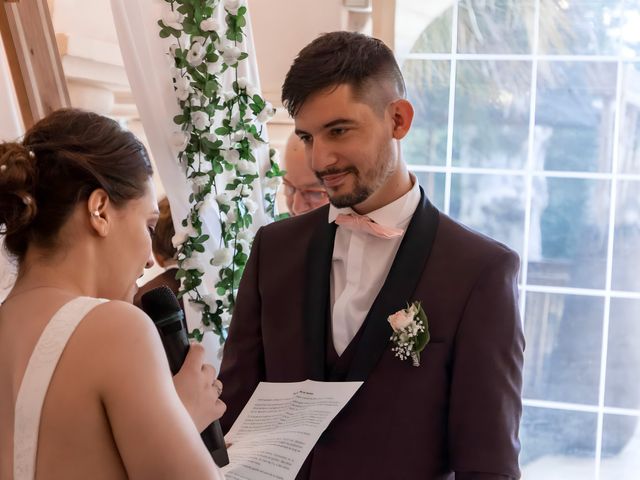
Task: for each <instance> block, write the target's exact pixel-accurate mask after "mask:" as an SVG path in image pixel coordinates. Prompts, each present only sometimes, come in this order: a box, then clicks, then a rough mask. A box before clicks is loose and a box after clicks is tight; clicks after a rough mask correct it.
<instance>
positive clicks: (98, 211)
mask: <svg viewBox="0 0 640 480" xmlns="http://www.w3.org/2000/svg"><path fill="white" fill-rule="evenodd" d="M91 216H92V217H95V218H99V217H100V210H94V211H93V212H91Z"/></svg>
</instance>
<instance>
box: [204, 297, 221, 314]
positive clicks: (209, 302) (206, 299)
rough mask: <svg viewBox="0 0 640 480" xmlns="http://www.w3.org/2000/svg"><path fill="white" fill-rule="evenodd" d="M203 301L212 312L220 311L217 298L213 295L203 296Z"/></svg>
mask: <svg viewBox="0 0 640 480" xmlns="http://www.w3.org/2000/svg"><path fill="white" fill-rule="evenodd" d="M202 301H203V302H204V303H206V304H207V305H209V308H210V309H211V311H213V312H215V311H216V310H217V309H218V305H217V304H216V297H215V296H214V295H212V294H211V293H207V294H206V295H202Z"/></svg>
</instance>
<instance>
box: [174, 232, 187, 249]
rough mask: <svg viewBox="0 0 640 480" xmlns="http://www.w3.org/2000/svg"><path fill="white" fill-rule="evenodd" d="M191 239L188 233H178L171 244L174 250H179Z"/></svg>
mask: <svg viewBox="0 0 640 480" xmlns="http://www.w3.org/2000/svg"><path fill="white" fill-rule="evenodd" d="M187 238H189V234H188V233H187V232H180V233H176V234H175V235H174V236H173V237H171V244H172V245H173V248H178V247H179V246H180V245H182V244H183V243H184V242H186V241H187Z"/></svg>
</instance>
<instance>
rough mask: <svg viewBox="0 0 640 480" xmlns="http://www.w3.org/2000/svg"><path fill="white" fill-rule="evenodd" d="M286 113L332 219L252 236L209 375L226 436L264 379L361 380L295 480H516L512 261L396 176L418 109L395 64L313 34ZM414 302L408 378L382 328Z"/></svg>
mask: <svg viewBox="0 0 640 480" xmlns="http://www.w3.org/2000/svg"><path fill="white" fill-rule="evenodd" d="M282 98H283V103H284V105H285V106H286V108H287V109H288V111H289V113H290V114H291V116H292V117H293V118H294V120H295V128H296V133H297V135H298V136H299V137H300V138H301V139H302V141H303V142H304V144H305V154H306V158H307V161H308V162H309V165H310V166H311V168H312V169H313V171H314V172H315V174H316V176H317V177H318V178H319V179H320V180H321V181H322V183H323V185H324V187H325V188H326V190H327V193H328V195H329V198H330V200H331V205H329V206H325V207H322V208H320V209H318V210H314V211H312V212H310V213H308V214H305V215H301V216H299V217H295V218H291V219H288V220H285V221H281V222H278V223H275V224H272V225H269V226H267V227H264V228H262V229H261V230H260V231H259V232H258V234H257V235H256V238H255V241H254V245H253V249H252V252H251V257H250V259H249V263H248V264H247V267H246V270H245V273H244V277H243V279H242V282H241V284H240V291H239V293H238V298H237V303H236V309H235V313H234V317H233V321H232V323H231V329H230V332H229V338H228V340H227V343H226V345H225V350H224V358H223V362H222V367H221V373H220V377H221V379H222V381H223V382H224V385H225V390H224V393H223V399H224V401H225V403H226V404H227V406H228V410H227V414H226V415H225V416H224V417H223V419H222V422H223V427H224V428H225V429H226V430H228V429H229V428H230V427H231V425H232V423H233V422H234V421H235V419H236V418H237V416H238V414H239V413H240V411H241V409H242V408H243V407H244V405H245V403H246V402H247V400H248V399H249V397H250V396H251V394H252V393H253V390H254V389H255V387H256V386H257V384H258V382H260V381H263V380H264V381H269V382H296V381H301V380H305V379H307V378H310V379H313V380H320V381H349V380H362V381H364V384H363V385H362V387H361V388H360V390H359V391H358V392H357V393H356V394H355V396H354V397H353V398H352V399H351V401H350V402H349V404H348V405H347V406H346V407H345V408H344V409H343V411H342V412H341V413H340V414H339V415H338V416H337V417H336V418H335V419H334V421H333V422H332V423H331V425H330V426H329V428H328V429H327V430H326V432H325V433H324V434H323V436H322V437H321V439H320V440H319V442H318V443H317V444H316V446H315V448H314V450H313V451H312V453H311V454H310V455H309V458H308V459H307V461H306V462H305V466H304V467H303V469H302V471H301V472H300V474H299V477H298V478H304V479H307V478H310V479H313V480H320V479H322V480H325V479H351V478H367V479H403V480H405V479H406V480H412V479H428V480H433V479H454V478H455V479H456V480H460V479H474V480H480V479H482V480H498V479H500V480H504V479H516V478H519V475H520V473H519V469H518V451H519V441H518V425H519V421H520V416H521V410H522V406H521V400H520V390H521V384H522V361H523V348H524V341H523V336H522V329H521V324H520V319H519V315H518V304H517V272H518V266H519V261H518V257H517V255H516V254H515V253H514V252H512V251H511V250H509V249H508V248H507V247H505V246H504V245H501V244H499V243H497V242H495V241H493V240H491V239H490V238H487V237H484V236H482V235H479V234H478V233H475V232H473V231H471V230H469V229H467V228H465V227H464V226H462V225H460V224H458V223H456V222H454V221H453V220H451V219H450V218H449V217H447V216H445V215H444V214H442V213H440V212H439V211H438V210H436V208H434V207H433V205H431V203H430V202H429V200H428V199H427V197H426V195H425V193H424V191H423V190H422V188H421V187H420V186H419V185H418V182H417V180H416V178H415V177H414V176H413V175H412V174H410V173H409V171H408V170H407V166H406V164H405V163H404V161H403V160H402V158H401V154H400V140H401V139H402V138H404V137H405V135H407V133H408V132H409V129H410V127H411V120H412V118H413V108H412V106H411V104H410V103H409V102H408V101H407V100H406V99H405V86H404V80H403V78H402V74H401V73H400V70H399V68H398V65H397V63H396V61H395V59H394V57H393V54H392V52H391V51H390V50H389V49H388V48H387V47H386V46H384V44H383V43H382V42H380V41H379V40H376V39H373V38H370V37H367V36H364V35H361V34H357V33H349V32H333V33H329V34H325V35H322V36H321V37H319V38H317V39H316V40H314V41H313V42H312V43H311V44H309V45H308V46H306V47H305V48H304V49H303V50H302V51H301V52H300V54H299V55H298V57H297V58H296V59H295V61H294V63H293V65H292V67H291V69H290V70H289V73H288V74H287V77H286V79H285V83H284V86H283V94H282ZM361 216H364V217H365V218H363V217H361ZM415 301H420V302H421V304H422V306H423V308H424V311H425V313H426V315H427V317H428V323H429V329H430V332H431V341H430V342H429V344H428V345H427V346H426V348H425V349H424V350H423V351H422V353H421V359H420V365H419V366H418V367H416V366H413V364H412V362H411V361H410V360H401V359H400V358H398V357H396V356H395V355H394V352H393V351H392V347H393V343H392V342H390V337H391V334H392V330H391V327H390V325H389V323H388V321H387V318H388V316H389V315H391V314H393V313H395V312H397V311H399V310H401V309H403V308H406V306H407V304H411V303H413V302H415Z"/></svg>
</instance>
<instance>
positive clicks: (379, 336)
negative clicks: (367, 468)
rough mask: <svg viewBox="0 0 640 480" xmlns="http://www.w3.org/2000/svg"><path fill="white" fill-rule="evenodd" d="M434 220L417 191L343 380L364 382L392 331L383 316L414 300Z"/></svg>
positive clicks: (433, 212) (432, 211)
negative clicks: (417, 199) (414, 204)
mask: <svg viewBox="0 0 640 480" xmlns="http://www.w3.org/2000/svg"><path fill="white" fill-rule="evenodd" d="M438 220H439V213H438V210H437V209H436V208H435V207H434V206H433V205H431V203H430V202H429V200H428V199H427V197H426V195H425V194H424V191H423V190H422V188H420V203H419V204H418V207H417V208H416V211H415V213H414V214H413V218H412V219H411V222H409V226H408V227H407V231H406V233H405V235H404V238H403V239H402V243H401V244H400V248H399V249H398V253H397V254H396V257H395V259H394V261H393V264H392V265H391V269H390V270H389V274H388V275H387V278H386V280H385V282H384V285H383V286H382V289H381V290H380V293H378V296H377V297H376V299H375V301H374V302H373V305H372V306H371V310H369V314H368V315H367V318H366V319H365V321H364V325H363V328H364V329H365V330H364V332H363V334H362V338H361V339H360V342H358V345H357V349H356V352H355V354H354V357H353V361H352V362H351V365H350V367H349V373H348V374H347V378H346V380H347V381H355V380H361V381H364V380H366V378H367V377H368V376H369V373H370V372H371V370H372V369H373V368H374V367H375V366H376V364H377V363H378V360H379V359H380V357H381V356H382V354H383V353H384V350H385V349H386V348H388V345H389V339H390V337H391V333H392V330H391V326H390V325H389V322H388V321H387V317H388V316H389V315H391V314H392V313H395V312H397V311H398V310H400V309H402V308H406V307H407V302H412V301H413V300H414V299H413V297H412V295H413V294H414V292H415V289H416V287H417V285H418V281H419V280H420V277H421V276H422V273H423V271H424V268H425V265H426V263H427V260H428V258H429V254H430V253H431V247H432V245H433V241H434V239H435V236H436V230H437V229H438ZM328 283H329V282H328V281H327V284H328Z"/></svg>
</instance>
